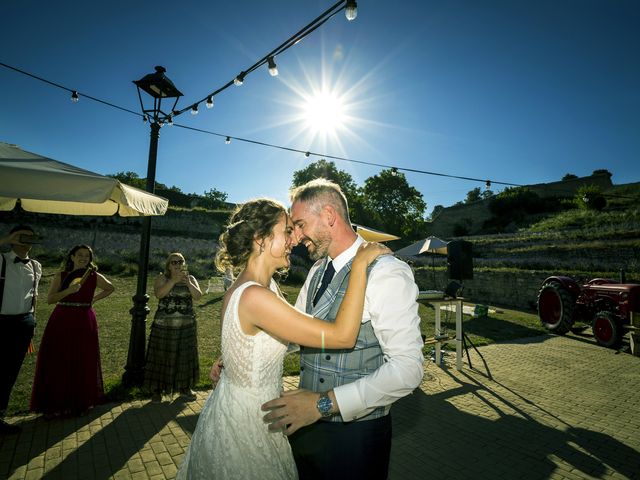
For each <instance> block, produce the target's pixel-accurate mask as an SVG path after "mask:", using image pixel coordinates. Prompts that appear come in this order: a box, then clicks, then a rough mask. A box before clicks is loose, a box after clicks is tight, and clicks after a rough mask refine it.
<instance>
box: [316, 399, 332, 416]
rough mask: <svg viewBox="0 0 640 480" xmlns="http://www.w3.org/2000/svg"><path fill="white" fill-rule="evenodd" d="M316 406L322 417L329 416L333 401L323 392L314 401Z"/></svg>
mask: <svg viewBox="0 0 640 480" xmlns="http://www.w3.org/2000/svg"><path fill="white" fill-rule="evenodd" d="M316 407H317V408H318V411H319V412H320V414H321V415H322V416H323V417H329V416H331V409H332V408H333V402H332V401H331V399H330V398H329V396H328V395H326V394H323V395H321V396H320V398H319V399H318V401H317V402H316Z"/></svg>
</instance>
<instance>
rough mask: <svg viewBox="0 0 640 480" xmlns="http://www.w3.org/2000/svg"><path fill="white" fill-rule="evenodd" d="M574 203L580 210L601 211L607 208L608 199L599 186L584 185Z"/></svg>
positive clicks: (577, 193)
mask: <svg viewBox="0 0 640 480" xmlns="http://www.w3.org/2000/svg"><path fill="white" fill-rule="evenodd" d="M573 201H574V203H575V204H576V205H577V206H578V208H582V209H585V210H597V211H600V210H602V209H603V208H604V207H606V206H607V199H606V198H604V195H602V190H601V189H600V187H598V186H597V185H583V186H582V187H580V188H579V189H578V191H577V192H576V196H575V197H574V200H573Z"/></svg>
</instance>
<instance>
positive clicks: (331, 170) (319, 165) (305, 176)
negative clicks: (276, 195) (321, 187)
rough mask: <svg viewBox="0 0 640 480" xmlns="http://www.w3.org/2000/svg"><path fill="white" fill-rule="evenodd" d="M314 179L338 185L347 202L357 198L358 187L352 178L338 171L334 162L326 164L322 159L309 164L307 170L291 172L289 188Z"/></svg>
mask: <svg viewBox="0 0 640 480" xmlns="http://www.w3.org/2000/svg"><path fill="white" fill-rule="evenodd" d="M316 178H326V179H327V180H331V181H332V182H335V183H337V184H338V185H340V188H341V189H342V191H343V192H344V194H345V195H346V197H347V200H349V201H351V199H352V198H354V197H357V196H358V187H357V186H356V184H355V182H354V181H353V177H351V175H349V174H348V173H347V172H344V171H342V170H338V169H337V168H336V164H335V163H334V162H328V161H326V160H325V159H324V158H323V159H320V160H318V161H317V162H314V163H311V164H310V165H309V166H308V167H307V168H304V169H302V170H296V171H295V172H293V181H292V182H291V186H292V187H299V186H300V185H304V184H305V183H307V182H310V181H311V180H315V179H316Z"/></svg>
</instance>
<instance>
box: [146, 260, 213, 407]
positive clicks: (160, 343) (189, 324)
mask: <svg viewBox="0 0 640 480" xmlns="http://www.w3.org/2000/svg"><path fill="white" fill-rule="evenodd" d="M153 291H154V293H155V296H156V297H157V298H158V299H159V302H158V310H157V311H156V314H155V316H154V319H153V323H152V324H151V333H150V334H149V345H148V347H147V358H146V362H145V372H144V386H145V387H146V388H147V389H148V390H149V391H150V392H151V393H152V395H153V396H152V400H153V401H161V400H162V394H163V393H174V392H179V393H180V394H181V395H182V396H183V397H185V398H186V399H187V400H195V394H194V393H193V392H192V391H191V387H193V386H194V385H195V384H196V382H197V381H198V378H199V377H200V367H199V361H198V332H197V324H196V316H195V313H194V311H193V300H198V299H199V298H200V297H201V296H202V291H201V290H200V286H199V285H198V281H197V280H196V279H195V277H194V276H193V275H189V272H188V270H187V265H186V262H185V259H184V256H183V255H182V254H181V253H177V252H176V253H171V254H169V257H168V258H167V262H166V264H165V269H164V272H163V273H161V274H160V275H158V278H156V281H155V284H154V285H153Z"/></svg>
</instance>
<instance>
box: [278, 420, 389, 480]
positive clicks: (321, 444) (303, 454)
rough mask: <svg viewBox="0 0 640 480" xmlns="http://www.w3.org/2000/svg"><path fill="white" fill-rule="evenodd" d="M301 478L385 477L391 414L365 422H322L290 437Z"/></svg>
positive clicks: (333, 479) (373, 479)
mask: <svg viewBox="0 0 640 480" xmlns="http://www.w3.org/2000/svg"><path fill="white" fill-rule="evenodd" d="M289 442H290V443H291V448H292V450H293V457H294V458H295V461H296V466H297V467H298V475H300V480H320V479H323V480H324V479H326V480H329V479H331V480H339V479H349V480H354V479H358V478H366V479H367V480H377V479H380V480H385V479H386V478H387V474H388V471H389V455H390V453H391V415H386V416H384V417H382V418H377V419H375V420H365V421H362V422H349V423H342V422H339V423H338V422H336V423H334V422H323V421H319V422H316V423H314V424H312V425H309V426H307V427H304V428H301V429H300V430H298V431H297V432H295V433H294V434H293V435H291V436H290V437H289Z"/></svg>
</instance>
